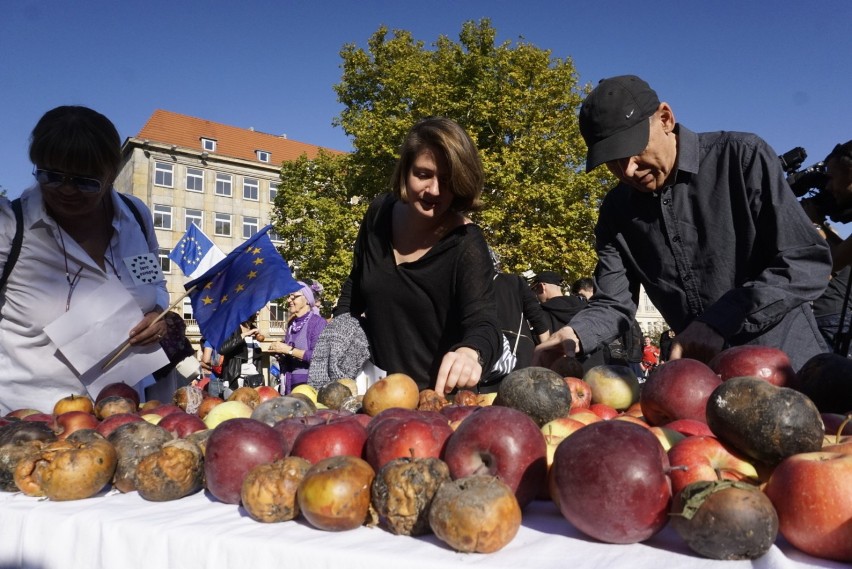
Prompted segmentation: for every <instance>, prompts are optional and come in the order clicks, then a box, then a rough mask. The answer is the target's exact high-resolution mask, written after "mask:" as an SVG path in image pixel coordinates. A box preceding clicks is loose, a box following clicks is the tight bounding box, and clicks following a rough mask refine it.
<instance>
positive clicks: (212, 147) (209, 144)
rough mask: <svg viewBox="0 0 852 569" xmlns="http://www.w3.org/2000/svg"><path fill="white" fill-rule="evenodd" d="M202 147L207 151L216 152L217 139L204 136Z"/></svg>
mask: <svg viewBox="0 0 852 569" xmlns="http://www.w3.org/2000/svg"><path fill="white" fill-rule="evenodd" d="M201 148H202V150H204V151H205V152H216V140H214V139H212V138H202V139H201Z"/></svg>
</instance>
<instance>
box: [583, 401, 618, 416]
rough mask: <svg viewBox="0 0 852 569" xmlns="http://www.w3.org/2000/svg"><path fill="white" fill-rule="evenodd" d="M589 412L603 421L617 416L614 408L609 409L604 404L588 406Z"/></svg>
mask: <svg viewBox="0 0 852 569" xmlns="http://www.w3.org/2000/svg"><path fill="white" fill-rule="evenodd" d="M589 411H591V412H592V413H594V414H595V415H597V416H598V417H600V418H601V419H604V420H608V419H612V418H613V417H617V416H618V410H617V409H616V408H615V407H610V406H609V405H607V404H606V403H592V404H591V405H589Z"/></svg>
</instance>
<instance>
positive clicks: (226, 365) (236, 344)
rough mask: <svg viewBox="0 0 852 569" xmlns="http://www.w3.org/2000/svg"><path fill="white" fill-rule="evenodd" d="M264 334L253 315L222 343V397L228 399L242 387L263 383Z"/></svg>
mask: <svg viewBox="0 0 852 569" xmlns="http://www.w3.org/2000/svg"><path fill="white" fill-rule="evenodd" d="M264 339H265V338H264V336H263V334H261V333H260V331H259V330H258V329H257V317H256V316H252V317H251V318H249V319H248V320H246V321H245V322H243V323H242V324H240V327H239V328H238V329H237V330H235V331H234V333H233V334H231V336H230V337H228V339H227V340H225V341H224V342H223V343H222V346H221V347H220V348H219V353H220V354H222V356H224V360H223V362H222V384H223V387H222V398H223V399H227V398H228V397H230V396H231V393H233V392H234V391H236V390H237V389H238V388H240V387H244V386H250V387H257V386H259V385H261V384H262V383H263V375H262V374H261V373H260V368H261V365H260V360H261V358H262V356H263V350H262V349H261V346H260V342H262V341H263V340H264Z"/></svg>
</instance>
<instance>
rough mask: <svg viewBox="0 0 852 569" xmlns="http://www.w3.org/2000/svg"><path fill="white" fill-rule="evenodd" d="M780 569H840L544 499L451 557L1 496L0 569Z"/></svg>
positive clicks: (224, 520) (136, 503) (112, 502)
mask: <svg viewBox="0 0 852 569" xmlns="http://www.w3.org/2000/svg"><path fill="white" fill-rule="evenodd" d="M687 566H688V567H690V569H692V568H696V569H700V568H705V567H706V568H727V569H736V568H742V567H756V568H758V569H783V568H804V567H814V566H818V567H825V568H833V567H837V568H840V567H847V566H846V565H845V564H841V563H839V562H832V561H828V560H823V559H816V558H813V557H809V556H807V555H805V554H803V553H801V552H799V551H797V550H796V549H794V548H793V547H792V546H790V545H789V544H788V543H786V542H785V541H784V540H783V538H781V537H780V536H779V538H778V541H777V542H776V544H775V545H773V547H772V549H771V550H770V551H769V552H768V553H767V554H766V555H764V556H763V557H761V558H760V559H759V560H756V561H754V562H750V561H712V560H708V559H703V558H701V557H697V556H696V555H694V554H692V553H691V552H690V551H689V549H688V548H687V547H686V546H685V545H684V544H683V542H682V541H681V539H680V538H679V537H678V535H677V534H676V533H675V532H674V531H673V530H672V529H671V528H669V527H667V528H665V529H664V530H663V531H662V532H660V533H659V534H657V535H655V536H654V537H653V538H651V539H650V540H648V541H646V542H644V543H641V544H631V545H612V544H604V543H600V542H596V541H594V540H591V539H589V538H586V537H584V536H583V535H582V534H580V533H579V532H578V531H577V530H575V529H574V528H573V526H571V525H570V524H569V523H568V522H567V521H566V520H565V519H564V518H563V517H562V516H561V515H560V514H559V512H558V510H557V509H556V507H555V506H554V504H552V503H551V502H546V501H540V502H533V503H532V504H530V505H529V506H527V508H526V509H525V510H524V521H523V526H522V527H521V529H520V531H519V532H518V535H517V536H516V537H515V539H514V540H513V541H512V542H511V543H510V544H509V545H507V546H506V547H505V548H503V549H502V550H500V551H498V552H496V553H492V554H488V555H483V554H462V553H456V552H454V551H452V550H450V549H449V548H448V547H446V546H445V545H444V544H443V543H442V542H440V541H439V540H438V539H437V538H436V537H435V536H432V535H429V536H424V537H418V538H412V537H407V536H396V535H393V534H391V533H390V532H388V531H386V530H384V529H382V528H379V527H374V528H368V527H361V528H358V529H356V530H352V531H346V532H339V533H332V532H324V531H320V530H317V529H314V528H313V527H311V526H310V525H308V524H307V522H305V521H303V520H294V521H290V522H284V523H277V524H263V523H260V522H256V521H254V520H252V519H251V518H249V517H248V515H247V514H246V512H245V511H244V510H243V509H241V508H240V507H238V506H235V505H231V504H223V503H221V502H218V501H216V500H215V498H213V497H212V496H211V495H210V494H208V493H205V492H199V493H197V494H194V495H192V496H188V497H186V498H183V499H181V500H176V501H172V502H148V501H145V500H144V499H142V498H141V497H140V496H139V495H138V494H137V493H135V492H131V493H128V494H121V493H118V492H116V491H114V490H113V491H110V492H106V493H103V494H101V495H98V496H96V497H93V498H89V499H87V500H77V501H71V502H51V501H48V500H41V499H38V498H31V497H29V496H24V495H23V494H20V493H3V492H0V568H4V569H5V568H11V567H24V568H38V569H73V568H77V567H79V568H81V569H97V568H101V567H103V568H110V569H133V568H137V567H138V568H144V569H164V568H168V567H179V568H181V569H192V568H195V567H197V568H199V569H218V568H222V569H233V568H237V567H238V568H240V569H255V568H257V569H262V568H266V567H274V568H276V569H278V568H286V569H298V568H301V567H304V568H310V569H321V568H324V567H328V568H332V567H333V568H335V569H337V568H341V567H345V568H346V569H361V568H363V569H401V568H405V569H437V568H440V569H454V568H463V567H488V568H489V569H490V568H501V567H505V568H512V569H521V568H524V569H549V568H559V569H568V568H570V569H583V568H592V567H602V568H603V567H605V568H610V567H630V568H631V569H645V568H647V569H661V568H669V567H687Z"/></svg>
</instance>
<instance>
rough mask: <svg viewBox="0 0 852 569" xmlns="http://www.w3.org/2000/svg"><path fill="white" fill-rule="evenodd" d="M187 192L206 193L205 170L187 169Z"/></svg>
mask: <svg viewBox="0 0 852 569" xmlns="http://www.w3.org/2000/svg"><path fill="white" fill-rule="evenodd" d="M186 191H188V192H203V191H204V170H201V169H199V168H187V169H186Z"/></svg>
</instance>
